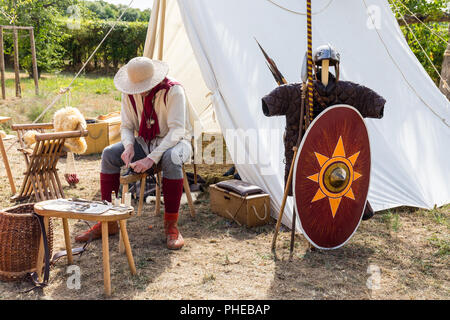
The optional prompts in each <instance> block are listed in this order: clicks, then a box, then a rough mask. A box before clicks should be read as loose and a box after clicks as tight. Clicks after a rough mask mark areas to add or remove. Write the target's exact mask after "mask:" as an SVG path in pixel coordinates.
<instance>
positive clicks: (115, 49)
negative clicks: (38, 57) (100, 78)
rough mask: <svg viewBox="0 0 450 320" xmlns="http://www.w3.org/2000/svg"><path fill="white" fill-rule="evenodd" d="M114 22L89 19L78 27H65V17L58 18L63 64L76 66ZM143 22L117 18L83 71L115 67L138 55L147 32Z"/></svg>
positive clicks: (85, 57) (91, 50)
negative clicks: (124, 20) (119, 20)
mask: <svg viewBox="0 0 450 320" xmlns="http://www.w3.org/2000/svg"><path fill="white" fill-rule="evenodd" d="M113 23H114V22H110V21H104V20H91V21H84V22H83V23H81V25H80V28H79V29H70V28H68V27H67V20H61V21H60V27H61V28H62V29H63V30H64V36H65V41H64V42H63V43H62V47H63V48H64V50H65V52H66V54H65V56H64V61H65V64H66V65H68V66H70V67H72V68H74V69H78V68H80V67H81V65H82V64H83V63H85V62H86V61H87V59H88V57H89V56H90V54H91V53H92V52H93V51H94V50H95V48H96V47H97V45H98V44H99V43H100V42H101V40H102V39H103V37H104V36H105V35H106V34H107V32H108V31H109V30H110V29H111V26H112V25H113ZM147 25H148V24H147V23H146V22H119V23H117V24H116V26H115V28H114V30H113V31H112V32H111V33H110V35H109V36H108V38H107V39H106V40H105V42H104V43H103V44H102V46H101V47H100V48H99V50H98V51H97V53H96V55H95V56H94V58H93V60H92V61H91V63H90V64H89V65H88V66H87V71H92V70H94V69H95V70H98V69H99V68H101V67H103V70H104V71H106V72H108V71H110V68H112V69H113V70H112V71H116V70H117V69H118V68H119V66H120V65H122V64H125V63H126V62H128V61H129V60H130V59H132V58H133V57H136V56H138V55H142V52H143V50H144V43H145V38H146V35H147Z"/></svg>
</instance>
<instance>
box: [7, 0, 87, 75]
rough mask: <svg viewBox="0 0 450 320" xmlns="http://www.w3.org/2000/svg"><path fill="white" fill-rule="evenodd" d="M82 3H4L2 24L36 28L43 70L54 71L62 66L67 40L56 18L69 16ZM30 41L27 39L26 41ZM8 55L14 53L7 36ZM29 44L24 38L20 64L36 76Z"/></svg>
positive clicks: (48, 0)
mask: <svg viewBox="0 0 450 320" xmlns="http://www.w3.org/2000/svg"><path fill="white" fill-rule="evenodd" d="M77 3H78V0H0V12H1V14H2V15H1V17H0V23H1V24H6V25H19V26H32V27H34V34H35V39H36V54H37V60H38V70H39V71H53V70H57V69H59V68H60V67H61V66H62V56H63V55H64V49H63V47H62V45H61V43H62V42H63V41H64V36H62V34H61V31H60V30H59V28H58V25H57V24H56V21H55V19H56V18H57V17H60V16H62V15H64V14H65V12H66V10H67V8H68V7H69V6H71V5H76V4H77ZM25 39H26V38H25ZM5 42H6V50H5V51H6V54H7V55H8V54H9V55H10V54H11V50H12V49H11V48H12V44H11V42H12V40H11V36H8V35H7V34H5ZM30 51H31V49H30V43H29V41H26V40H24V39H23V38H21V39H20V50H19V52H20V64H21V66H22V67H23V68H24V69H25V70H27V71H28V72H29V74H30V75H31V74H32V72H33V71H32V67H31V55H30Z"/></svg>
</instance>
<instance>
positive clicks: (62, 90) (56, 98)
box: [33, 0, 134, 123]
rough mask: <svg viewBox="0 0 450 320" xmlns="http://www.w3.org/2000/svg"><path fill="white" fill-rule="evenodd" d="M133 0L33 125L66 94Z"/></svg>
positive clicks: (132, 0)
mask: <svg viewBox="0 0 450 320" xmlns="http://www.w3.org/2000/svg"><path fill="white" fill-rule="evenodd" d="M133 2H134V0H131V1H130V3H129V4H128V6H127V7H126V8H125V9H124V10H123V11H122V13H121V15H120V16H119V18H118V19H117V20H116V21H115V22H114V23H113V25H112V26H111V28H110V29H109V31H108V32H107V33H106V35H105V36H104V37H103V39H102V41H100V43H99V44H98V46H97V47H96V48H95V50H94V51H93V52H92V54H91V55H90V56H89V58H88V59H87V60H86V62H85V63H84V64H83V66H82V67H81V69H80V70H79V71H78V73H77V74H76V75H75V77H74V78H73V79H72V81H71V82H70V84H69V85H68V86H67V87H65V88H61V89H60V90H59V93H58V95H57V96H56V97H55V98H54V99H53V101H52V102H51V103H50V104H49V105H48V106H47V107H46V108H45V109H44V111H42V113H41V114H40V115H39V116H38V117H37V118H36V119H35V120H34V121H33V123H36V122H38V121H39V119H41V118H42V116H43V115H44V114H45V113H46V112H47V111H48V110H50V109H51V108H52V107H53V106H54V105H55V104H56V103H57V102H58V101H59V99H61V97H62V95H63V94H65V93H66V92H68V91H69V90H70V88H71V87H72V85H73V83H74V82H75V80H76V79H77V78H78V77H79V76H80V74H81V73H82V72H83V71H84V69H85V68H86V66H87V65H88V63H89V62H90V61H91V60H92V58H93V57H94V55H95V54H96V53H97V51H98V49H100V47H101V46H102V44H103V42H105V40H106V39H107V38H108V36H109V35H110V34H111V32H112V31H113V30H114V28H115V27H116V25H117V24H118V23H119V22H120V21H121V20H122V17H123V15H124V14H125V13H126V12H127V11H128V9H129V8H130V7H131V5H132V4H133Z"/></svg>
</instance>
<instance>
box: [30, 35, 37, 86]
mask: <svg viewBox="0 0 450 320" xmlns="http://www.w3.org/2000/svg"><path fill="white" fill-rule="evenodd" d="M30 45H31V59H32V61H33V78H34V88H35V92H36V95H39V74H38V67H37V59H36V43H35V41H34V29H33V28H31V29H30Z"/></svg>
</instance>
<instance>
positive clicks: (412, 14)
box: [389, 0, 448, 44]
mask: <svg viewBox="0 0 450 320" xmlns="http://www.w3.org/2000/svg"><path fill="white" fill-rule="evenodd" d="M389 2H391V3H392V2H394V0H389ZM395 2H399V3H400V4H401V5H402V6H403V7H404V8H405V9H406V10H407V11H408V12H409V14H410V15H411V16H412V17H413V18H414V19H416V20H417V21H418V22H420V23H421V24H423V25H424V26H425V28H427V29H428V30H430V32H431V33H432V34H434V35H435V36H436V37H438V38H439V39H440V40H441V41H442V42H444V43H445V44H447V42H448V41H446V40H445V39H444V38H442V36H441V35H440V34H439V33H437V32H436V31H434V30H433V29H431V28H430V27H429V26H428V25H427V24H426V23H425V22H423V21H422V20H420V19H419V17H417V15H416V14H414V12H412V11H411V10H410V9H409V8H408V7H407V6H406V5H405V4H404V3H403V2H401V1H395ZM402 16H403V15H402Z"/></svg>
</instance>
